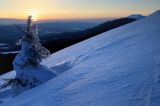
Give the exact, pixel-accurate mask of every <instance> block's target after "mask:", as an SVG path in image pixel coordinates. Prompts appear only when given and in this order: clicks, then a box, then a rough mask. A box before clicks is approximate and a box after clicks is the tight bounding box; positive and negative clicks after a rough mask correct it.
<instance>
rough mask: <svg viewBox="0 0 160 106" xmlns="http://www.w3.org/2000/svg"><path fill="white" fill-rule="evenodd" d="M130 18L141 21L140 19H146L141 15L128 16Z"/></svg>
mask: <svg viewBox="0 0 160 106" xmlns="http://www.w3.org/2000/svg"><path fill="white" fill-rule="evenodd" d="M128 18H134V19H136V20H139V19H143V18H145V16H143V15H141V14H133V15H130V16H128Z"/></svg>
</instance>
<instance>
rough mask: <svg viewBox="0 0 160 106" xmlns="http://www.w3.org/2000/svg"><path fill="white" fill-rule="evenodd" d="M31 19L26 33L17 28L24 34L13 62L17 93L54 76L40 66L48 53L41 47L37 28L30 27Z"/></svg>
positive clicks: (29, 18) (14, 85)
mask: <svg viewBox="0 0 160 106" xmlns="http://www.w3.org/2000/svg"><path fill="white" fill-rule="evenodd" d="M31 18H32V16H29V17H28V20H27V28H26V31H25V30H22V29H21V28H19V27H18V26H17V27H18V28H19V29H20V30H21V31H22V32H23V33H24V36H23V38H22V42H21V50H20V52H19V54H18V55H17V56H16V57H15V59H14V61H13V66H14V70H15V71H16V77H15V79H14V81H13V82H14V84H13V87H14V88H15V89H16V90H18V92H17V93H19V92H22V91H24V89H30V88H33V87H35V86H37V85H39V84H42V83H44V82H46V81H47V80H49V79H51V78H52V77H54V76H55V74H54V73H53V72H51V71H50V70H49V69H47V68H46V67H45V66H42V65H40V62H41V61H42V59H43V58H46V57H48V56H49V55H50V52H49V50H47V49H46V48H45V47H43V46H42V45H41V43H40V40H39V38H38V35H39V33H38V26H36V25H32V19H31ZM22 89H23V90H22Z"/></svg>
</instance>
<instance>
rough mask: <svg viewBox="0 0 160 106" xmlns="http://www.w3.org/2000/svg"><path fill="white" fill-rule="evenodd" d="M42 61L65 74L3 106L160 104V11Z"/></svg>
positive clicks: (139, 105)
mask: <svg viewBox="0 0 160 106" xmlns="http://www.w3.org/2000/svg"><path fill="white" fill-rule="evenodd" d="M43 64H45V65H48V67H50V68H51V69H53V70H56V72H60V71H61V70H63V71H65V72H63V73H62V74H60V75H59V76H57V77H55V78H53V79H51V80H50V81H48V82H46V83H45V84H43V85H41V86H39V87H36V88H34V89H32V90H29V91H26V92H25V93H23V94H21V95H19V96H17V97H15V98H13V99H11V100H10V101H8V102H7V103H4V104H1V106H147V105H149V106H160V89H159V88H160V12H156V13H154V14H152V15H150V16H149V17H146V18H144V19H141V20H139V21H136V22H134V23H131V24H128V25H125V26H123V27H119V28H117V29H114V30H111V31H109V32H106V33H103V34H100V35H98V36H96V37H93V38H91V39H89V40H86V41H84V42H81V43H79V44H76V45H74V46H71V47H68V48H66V49H64V50H61V51H60V52H57V53H55V54H53V55H52V56H51V57H49V58H48V59H47V60H46V61H44V62H43ZM65 69H66V70H65Z"/></svg>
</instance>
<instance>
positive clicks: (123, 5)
mask: <svg viewBox="0 0 160 106" xmlns="http://www.w3.org/2000/svg"><path fill="white" fill-rule="evenodd" d="M159 9H160V0H0V18H17V19H24V18H26V17H27V15H33V16H34V18H35V19H92V18H93V19H94V18H114V17H123V16H127V15H130V14H134V13H140V14H143V15H148V14H150V13H152V12H154V11H156V10H159Z"/></svg>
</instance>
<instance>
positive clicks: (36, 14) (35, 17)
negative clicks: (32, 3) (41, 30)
mask: <svg viewBox="0 0 160 106" xmlns="http://www.w3.org/2000/svg"><path fill="white" fill-rule="evenodd" d="M26 15H27V16H32V19H33V21H38V17H39V15H40V12H39V11H38V10H35V9H34V10H30V11H28V13H27V14H26Z"/></svg>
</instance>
